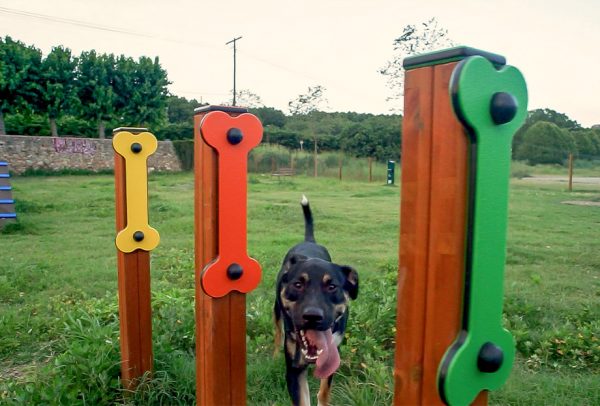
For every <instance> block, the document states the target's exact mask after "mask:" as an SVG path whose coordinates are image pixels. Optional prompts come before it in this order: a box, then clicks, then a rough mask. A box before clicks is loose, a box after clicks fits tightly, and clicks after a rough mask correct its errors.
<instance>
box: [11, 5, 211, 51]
mask: <svg viewBox="0 0 600 406" xmlns="http://www.w3.org/2000/svg"><path fill="white" fill-rule="evenodd" d="M0 13H5V14H13V15H18V16H21V17H29V18H35V19H38V20H43V21H49V22H53V23H60V24H67V25H74V26H77V27H83V28H89V29H93V30H99V31H107V32H113V33H116V34H125V35H132V36H135V37H142V38H148V39H158V40H161V41H167V42H174V43H177V44H182V45H193V46H203V47H207V48H212V49H217V48H216V47H214V46H212V45H210V44H208V43H206V42H200V41H181V40H178V39H174V38H167V37H158V36H155V35H150V34H145V33H142V32H137V31H131V30H124V29H122V28H117V27H111V26H107V25H100V24H94V23H90V22H87V21H81V20H74V19H70V18H63V17H57V16H51V15H47V14H40V13H33V12H30V11H25V10H17V9H12V8H8V7H0Z"/></svg>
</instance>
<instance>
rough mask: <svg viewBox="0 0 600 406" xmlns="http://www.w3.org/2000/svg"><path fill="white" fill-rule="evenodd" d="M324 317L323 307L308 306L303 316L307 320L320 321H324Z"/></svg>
mask: <svg viewBox="0 0 600 406" xmlns="http://www.w3.org/2000/svg"><path fill="white" fill-rule="evenodd" d="M323 317H324V314H323V309H319V308H318V307H312V306H311V307H307V308H306V309H304V311H303V312H302V318H303V319H304V321H307V322H312V323H319V322H321V321H323Z"/></svg>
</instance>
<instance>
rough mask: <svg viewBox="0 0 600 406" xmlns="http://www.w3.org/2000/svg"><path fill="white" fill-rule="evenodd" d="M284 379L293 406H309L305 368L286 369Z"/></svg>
mask: <svg viewBox="0 0 600 406" xmlns="http://www.w3.org/2000/svg"><path fill="white" fill-rule="evenodd" d="M285 379H286V381H287V387H288V392H289V393H290V397H291V398H292V404H293V405H294V406H310V393H309V392H308V380H307V379H306V368H294V367H291V366H290V367H288V368H287V371H286V376H285Z"/></svg>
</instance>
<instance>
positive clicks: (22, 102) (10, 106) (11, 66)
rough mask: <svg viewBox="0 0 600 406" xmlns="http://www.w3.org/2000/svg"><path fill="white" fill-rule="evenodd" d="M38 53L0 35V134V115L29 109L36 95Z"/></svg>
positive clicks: (0, 119)
mask: <svg viewBox="0 0 600 406" xmlns="http://www.w3.org/2000/svg"><path fill="white" fill-rule="evenodd" d="M41 63H42V52H41V51H40V50H39V49H37V48H35V47H28V46H26V45H25V44H23V43H22V42H20V41H14V40H13V39H12V38H11V37H6V38H4V40H2V38H0V135H4V134H6V129H5V126H4V114H6V113H9V112H10V113H12V112H19V111H32V110H34V109H35V106H36V104H37V103H38V102H39V97H40V71H41Z"/></svg>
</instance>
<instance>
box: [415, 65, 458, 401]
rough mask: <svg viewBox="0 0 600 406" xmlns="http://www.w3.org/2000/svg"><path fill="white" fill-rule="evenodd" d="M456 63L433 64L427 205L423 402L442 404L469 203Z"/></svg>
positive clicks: (454, 328)
mask: <svg viewBox="0 0 600 406" xmlns="http://www.w3.org/2000/svg"><path fill="white" fill-rule="evenodd" d="M455 66H456V63H450V64H445V65H437V66H435V67H434V78H433V81H434V84H433V110H434V111H435V114H434V116H433V124H432V126H433V127H432V150H431V152H432V159H431V161H432V167H431V206H430V230H429V253H428V256H429V260H428V268H427V304H426V308H427V311H426V320H425V342H424V348H423V351H424V364H425V365H426V368H425V369H424V371H423V387H424V388H425V390H424V391H423V395H422V399H421V404H424V405H442V404H443V403H442V401H441V399H440V396H439V394H438V391H437V372H438V365H439V364H440V362H441V360H442V357H443V356H444V354H445V352H446V350H447V348H448V347H449V346H450V345H451V344H452V342H454V339H455V338H456V336H457V335H458V332H459V331H460V322H461V306H462V293H463V278H464V256H465V239H466V217H465V216H466V206H467V201H466V197H467V178H468V173H467V159H468V156H467V154H468V138H467V135H466V134H465V130H464V129H463V126H462V125H461V123H460V122H459V121H458V120H457V119H456V117H455V115H454V112H453V110H452V106H451V101H450V94H449V92H448V88H449V87H448V86H449V81H450V75H451V74H452V71H453V70H454V67H455Z"/></svg>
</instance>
